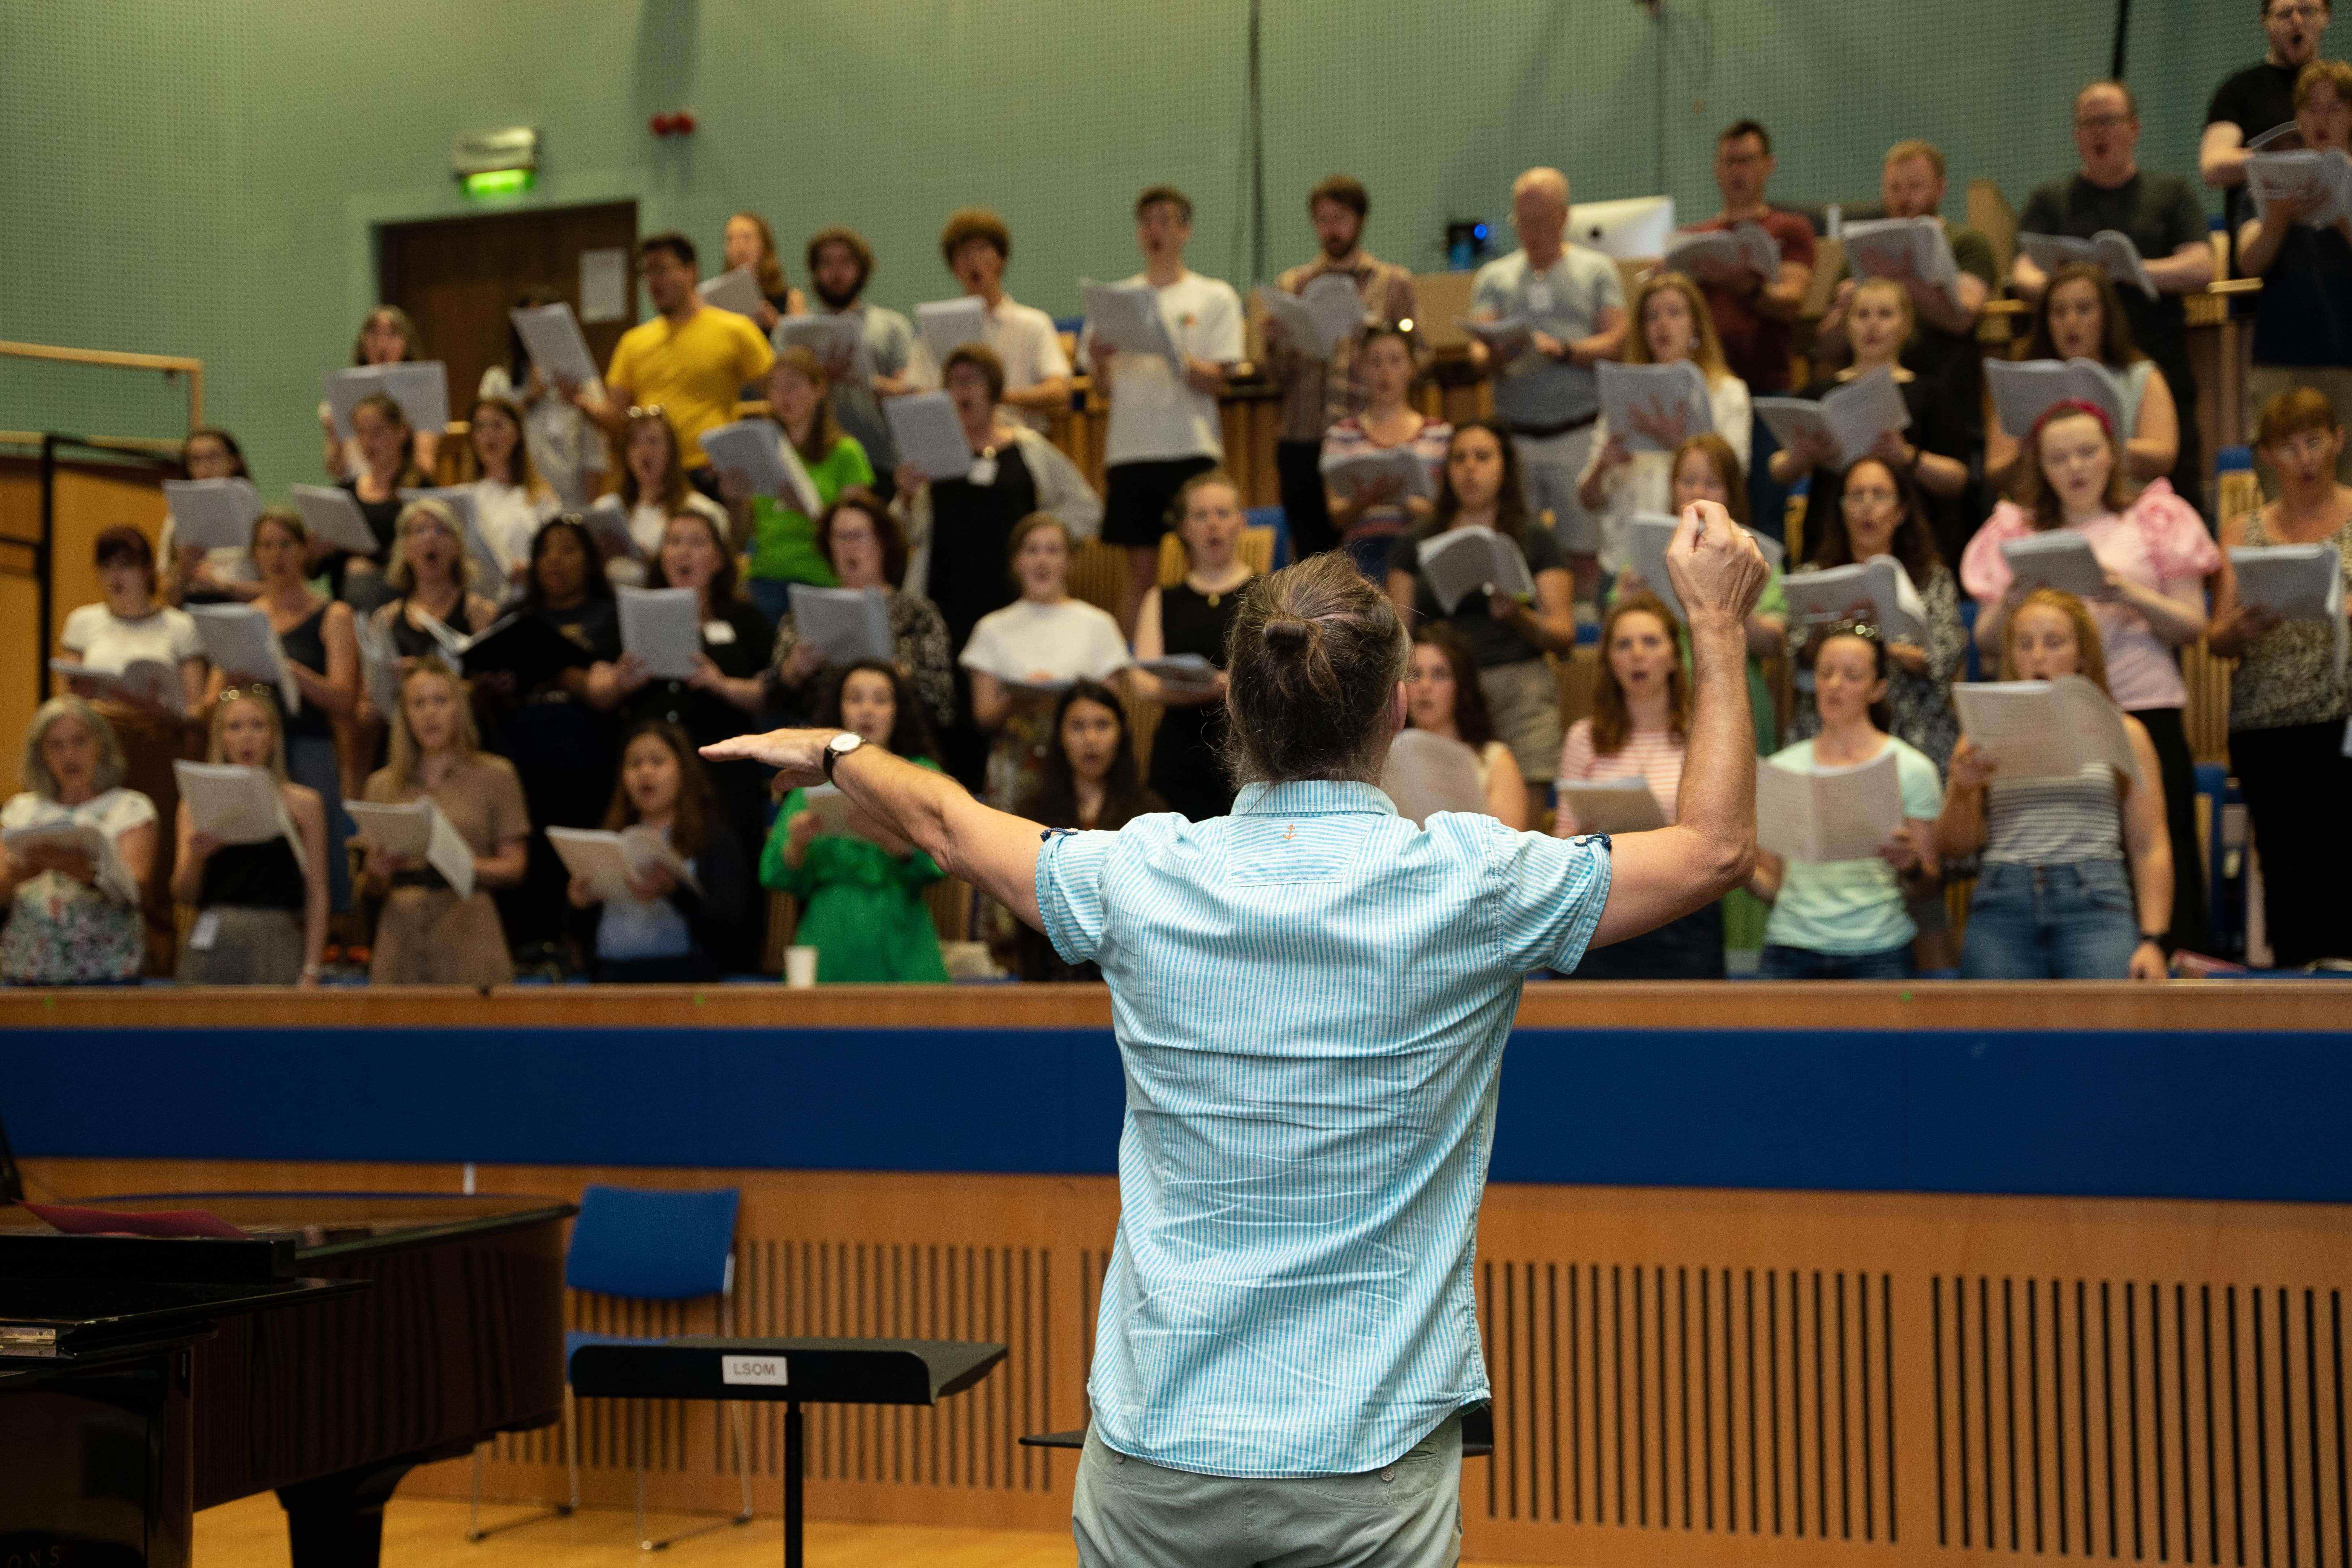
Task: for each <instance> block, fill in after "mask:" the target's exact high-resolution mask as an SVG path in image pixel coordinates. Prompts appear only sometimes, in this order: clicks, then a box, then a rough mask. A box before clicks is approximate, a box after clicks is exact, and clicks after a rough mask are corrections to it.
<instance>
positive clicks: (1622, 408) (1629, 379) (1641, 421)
mask: <svg viewBox="0 0 2352 1568" xmlns="http://www.w3.org/2000/svg"><path fill="white" fill-rule="evenodd" d="M1598 369H1599V372H1600V386H1601V412H1602V413H1604V414H1605V415H1607V416H1608V417H1609V433H1610V434H1611V435H1612V436H1614V437H1617V439H1619V440H1620V441H1622V442H1623V443H1625V447H1626V449H1627V450H1628V451H1633V452H1671V451H1673V450H1674V449H1675V447H1679V446H1681V445H1682V444H1683V442H1684V441H1685V440H1686V439H1687V438H1689V437H1693V436H1698V435H1704V434H1706V432H1709V431H1711V430H1713V429H1714V428H1715V409H1714V405H1712V404H1711V403H1710V402H1709V400H1708V398H1707V395H1706V375H1705V374H1702V373H1701V372H1700V370H1699V368H1698V366H1696V364H1693V363H1691V362H1690V361H1688V360H1676V361H1675V363H1672V364H1620V363H1617V362H1616V361H1615V360H1602V361H1601V363H1600V365H1599V367H1598Z"/></svg>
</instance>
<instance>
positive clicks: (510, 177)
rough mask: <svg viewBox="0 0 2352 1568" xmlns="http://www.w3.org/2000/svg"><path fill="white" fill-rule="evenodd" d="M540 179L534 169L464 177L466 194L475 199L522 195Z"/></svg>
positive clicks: (489, 170)
mask: <svg viewBox="0 0 2352 1568" xmlns="http://www.w3.org/2000/svg"><path fill="white" fill-rule="evenodd" d="M537 178H538V171H536V170H533V169H488V170H485V171H484V172H482V173H481V174H467V175H465V176H464V177H463V182H464V184H465V188H466V194H467V195H469V196H473V197H477V198H479V197H483V196H514V195H521V194H522V193H523V192H525V191H527V190H529V189H530V187H531V184H532V183H533V182H534V181H535V180H536V179H537Z"/></svg>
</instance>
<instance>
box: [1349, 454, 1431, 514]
mask: <svg viewBox="0 0 2352 1568" xmlns="http://www.w3.org/2000/svg"><path fill="white" fill-rule="evenodd" d="M1323 483H1324V485H1325V486H1326V487H1327V488H1328V489H1334V490H1337V491H1338V492H1339V494H1341V495H1343V496H1347V497H1349V498H1350V499H1352V500H1354V501H1355V503H1356V504H1357V505H1358V506H1363V505H1367V504H1369V503H1371V502H1374V501H1402V500H1405V499H1406V498H1407V497H1410V496H1426V495H1430V494H1433V490H1434V486H1433V482H1432V480H1431V479H1430V471H1429V465H1428V464H1427V463H1426V462H1424V461H1423V459H1422V458H1421V455H1420V454H1419V453H1417V452H1415V451H1414V450H1413V449H1412V447H1382V448H1381V449H1379V450H1377V451H1370V452H1349V453H1347V454H1344V455H1342V456H1336V457H1330V458H1325V459H1323Z"/></svg>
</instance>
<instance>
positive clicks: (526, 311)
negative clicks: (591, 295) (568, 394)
mask: <svg viewBox="0 0 2352 1568" xmlns="http://www.w3.org/2000/svg"><path fill="white" fill-rule="evenodd" d="M507 319H508V320H509V321H512V322H513V323H514V329H515V332H516V334H517V335H518V336H520V338H521V339H522V347H523V352H524V353H527V354H529V355H530V363H533V364H535V365H537V366H538V367H539V374H541V375H542V376H544V377H546V378H547V380H548V381H549V382H551V383H552V384H556V385H559V386H560V385H562V384H563V383H565V382H570V383H572V384H574V385H577V386H586V385H587V384H590V383H591V382H593V381H594V380H595V379H596V360H595V356H594V355H593V354H591V353H589V352H588V339H587V336H586V334H585V333H583V332H582V331H581V330H580V318H579V317H577V316H575V315H573V314H572V307H571V306H570V305H568V304H566V303H564V302H563V301H562V300H557V301H556V302H555V303H554V304H552V305H529V306H523V307H521V308H520V309H517V310H509V311H508V312H507Z"/></svg>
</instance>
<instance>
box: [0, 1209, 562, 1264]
mask: <svg viewBox="0 0 2352 1568" xmlns="http://www.w3.org/2000/svg"><path fill="white" fill-rule="evenodd" d="M73 1202H74V1204H75V1205H76V1206H78V1207H81V1208H93V1209H104V1208H117V1209H127V1210H146V1209H158V1208H173V1209H187V1208H199V1209H204V1210H205V1211H207V1212H208V1213H211V1214H214V1215H218V1216H219V1217H221V1218H222V1219H225V1220H226V1221H227V1222H228V1223H229V1224H231V1225H233V1226H236V1227H237V1228H238V1229H239V1230H242V1231H244V1232H245V1233H246V1234H247V1236H248V1237H253V1238H254V1239H255V1240H257V1241H270V1242H276V1243H280V1244H283V1245H288V1246H290V1247H293V1249H294V1258H295V1259H296V1261H297V1262H298V1263H300V1264H315V1263H318V1262H321V1261H323V1260H326V1259H329V1258H341V1257H349V1256H356V1255H361V1254H367V1253H379V1252H385V1251H390V1250H393V1249H394V1248H398V1247H426V1246H431V1245H433V1244H435V1243H437V1242H442V1241H446V1240H451V1239H454V1238H457V1237H465V1236H480V1235H486V1234H488V1233H491V1232H495V1231H500V1230H509V1229H515V1228H519V1227H521V1226H532V1225H541V1224H544V1223H545V1222H547V1221H549V1220H551V1219H564V1218H567V1217H569V1216H570V1215H573V1214H575V1213H577V1212H578V1210H577V1209H576V1208H575V1207H574V1206H573V1205H571V1204H569V1203H566V1202H564V1201H562V1199H559V1198H538V1197H507V1196H496V1195H484V1194H463V1193H236V1192H217V1193H134V1194H122V1195H120V1196H116V1197H106V1198H76V1199H74V1200H73ZM20 1236H43V1237H53V1236H54V1233H53V1232H51V1231H50V1229H49V1227H48V1226H46V1225H43V1224H42V1223H41V1222H40V1221H39V1220H37V1219H36V1218H34V1217H33V1215H30V1214H28V1213H26V1211H25V1210H24V1209H21V1208H16V1207H5V1208H0V1247H5V1244H6V1242H7V1240H8V1238H10V1237H20ZM75 1239H78V1240H81V1241H98V1240H102V1239H107V1238H103V1237H77V1238H75ZM157 1245H173V1246H178V1245H184V1244H183V1243H177V1242H173V1243H158V1244H157ZM223 1245H234V1244H226V1243H225V1244H223Z"/></svg>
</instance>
